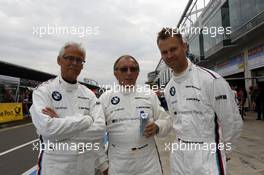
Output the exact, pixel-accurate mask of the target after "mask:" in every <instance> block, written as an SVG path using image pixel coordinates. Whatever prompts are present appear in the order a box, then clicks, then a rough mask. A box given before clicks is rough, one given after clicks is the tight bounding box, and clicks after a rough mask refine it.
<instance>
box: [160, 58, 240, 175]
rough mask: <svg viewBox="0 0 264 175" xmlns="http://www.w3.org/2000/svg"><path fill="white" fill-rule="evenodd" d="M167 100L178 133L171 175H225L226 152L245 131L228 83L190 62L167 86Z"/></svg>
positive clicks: (172, 157) (174, 146)
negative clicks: (242, 130) (241, 132)
mask: <svg viewBox="0 0 264 175" xmlns="http://www.w3.org/2000/svg"><path fill="white" fill-rule="evenodd" d="M165 98H166V100H167V104H168V108H169V112H170V114H171V116H172V120H173V129H174V130H175V132H176V140H175V142H174V143H173V146H172V145H171V148H172V150H171V153H172V154H171V168H172V175H207V174H208V175H211V174H213V175H219V174H221V175H225V174H226V156H225V153H226V151H230V149H232V148H233V145H232V144H231V143H233V141H234V140H235V139H236V138H238V137H239V135H240V131H241V129H242V120H241V117H240V114H239V111H238V107H237V104H236V102H235V100H234V95H233V92H232V90H231V88H230V86H229V85H228V83H227V82H226V81H225V80H224V79H223V78H222V77H221V76H219V75H218V74H217V73H215V72H213V71H210V70H207V69H205V68H201V67H198V66H196V65H194V64H192V63H191V62H190V60H189V59H188V68H187V69H186V70H185V71H184V73H182V74H181V75H178V76H175V74H174V75H173V76H172V78H171V80H170V82H169V83H168V84H167V86H166V88H165ZM223 147H225V148H223Z"/></svg>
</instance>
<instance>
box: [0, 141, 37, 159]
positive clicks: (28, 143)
mask: <svg viewBox="0 0 264 175" xmlns="http://www.w3.org/2000/svg"><path fill="white" fill-rule="evenodd" d="M38 140H39V139H35V140H32V141H30V142H27V143H24V144H22V145H19V146H17V147H14V148H12V149H9V150H7V151H4V152H1V153H0V156H3V155H5V154H8V153H10V152H12V151H15V150H18V149H20V148H23V147H25V146H27V145H30V144H32V143H34V142H36V141H38Z"/></svg>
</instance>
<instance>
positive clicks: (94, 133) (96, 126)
mask: <svg viewBox="0 0 264 175" xmlns="http://www.w3.org/2000/svg"><path fill="white" fill-rule="evenodd" d="M92 95H93V98H92V99H91V102H90V116H91V117H92V118H93V120H94V122H93V123H92V125H91V126H90V127H89V128H85V129H84V130H82V131H81V134H80V135H79V136H78V138H83V139H84V140H89V141H94V140H103V137H104V134H105V132H106V126H105V116H104V112H103V108H102V105H101V102H100V101H99V100H98V99H97V97H96V96H95V95H94V94H92Z"/></svg>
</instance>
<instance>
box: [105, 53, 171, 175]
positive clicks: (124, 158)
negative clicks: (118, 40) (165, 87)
mask: <svg viewBox="0 0 264 175" xmlns="http://www.w3.org/2000/svg"><path fill="white" fill-rule="evenodd" d="M114 75H115V77H116V79H117V80H118V82H119V86H120V88H117V89H112V90H109V91H106V92H105V93H104V94H102V96H101V97H100V101H101V103H102V106H103V109H104V113H105V117H106V119H105V120H106V126H107V131H108V135H109V148H108V158H109V171H108V172H109V175H131V174H135V175H136V174H137V175H139V174H140V175H149V174H153V175H154V174H155V175H161V174H162V169H161V164H160V160H159V153H158V150H157V147H156V143H155V139H154V137H153V136H154V135H157V136H165V135H167V133H168V132H169V131H170V129H171V122H170V118H169V115H168V114H167V113H166V112H165V111H164V109H163V108H162V107H161V106H160V102H159V99H158V98H157V96H156V94H155V93H154V92H153V91H151V90H150V89H148V90H146V91H144V90H143V89H141V90H140V88H139V86H137V85H136V80H137V77H138V75H139V64H138V62H137V61H136V59H135V58H134V57H132V56H130V55H123V56H121V57H119V58H118V59H117V60H116V62H115V64H114Z"/></svg>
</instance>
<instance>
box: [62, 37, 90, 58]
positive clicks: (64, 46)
mask: <svg viewBox="0 0 264 175" xmlns="http://www.w3.org/2000/svg"><path fill="white" fill-rule="evenodd" d="M68 47H76V48H78V50H80V51H81V52H82V54H83V56H84V58H85V55H86V52H85V49H84V47H83V46H82V44H81V43H76V42H73V41H70V42H66V43H65V44H64V45H63V47H62V48H61V49H60V52H59V56H58V57H62V56H63V55H64V53H65V49H66V48H68Z"/></svg>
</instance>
